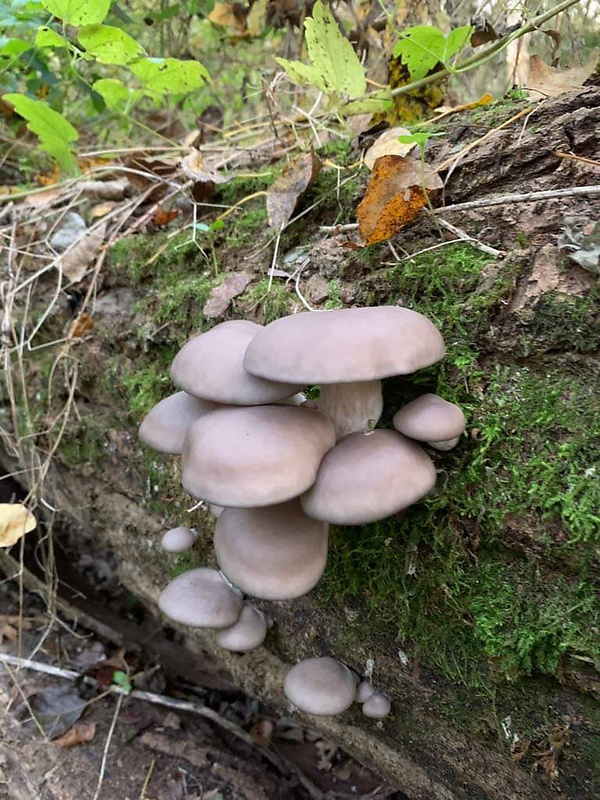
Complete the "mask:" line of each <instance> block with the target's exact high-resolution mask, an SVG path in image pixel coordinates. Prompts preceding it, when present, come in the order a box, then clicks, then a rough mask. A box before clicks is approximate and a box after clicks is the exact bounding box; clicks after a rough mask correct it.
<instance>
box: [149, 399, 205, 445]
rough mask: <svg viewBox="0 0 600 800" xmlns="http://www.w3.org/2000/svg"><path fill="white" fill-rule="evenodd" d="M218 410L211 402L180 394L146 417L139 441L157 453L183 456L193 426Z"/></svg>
mask: <svg viewBox="0 0 600 800" xmlns="http://www.w3.org/2000/svg"><path fill="white" fill-rule="evenodd" d="M218 407H219V406H218V405H217V404H216V403H211V402H210V401H209V400H201V399H200V398H199V397H192V395H190V394H187V392H177V393H176V394H172V395H170V396H169V397H165V399H164V400H161V401H160V403H157V404H156V405H155V406H154V408H153V409H152V411H150V412H149V413H148V414H147V415H146V416H145V417H144V421H143V422H142V424H141V425H140V429H139V437H140V439H141V440H142V442H143V443H144V444H147V445H148V447H151V448H152V449H153V450H158V451H159V452H160V453H171V454H172V455H180V454H181V450H182V448H183V440H184V439H185V435H186V433H187V431H188V428H189V427H190V425H191V424H192V423H193V422H195V421H196V420H197V419H199V418H200V417H202V416H204V414H208V412H209V411H214V410H215V409H216V408H218Z"/></svg>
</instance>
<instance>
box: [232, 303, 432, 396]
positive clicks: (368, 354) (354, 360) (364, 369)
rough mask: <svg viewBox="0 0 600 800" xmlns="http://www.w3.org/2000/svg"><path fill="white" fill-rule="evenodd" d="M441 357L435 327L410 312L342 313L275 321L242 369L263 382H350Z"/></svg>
mask: <svg viewBox="0 0 600 800" xmlns="http://www.w3.org/2000/svg"><path fill="white" fill-rule="evenodd" d="M444 352H445V347H444V342H443V339H442V337H441V335H440V333H439V331H438V330H437V328H436V327H435V325H434V324H433V323H432V322H430V321H429V320H428V319H427V318H426V317H424V316H422V314H418V313H417V312H416V311H411V310H410V309H408V308H400V307H399V306H379V307H372V308H345V309H337V310H335V311H309V312H305V313H301V314H294V315H292V316H289V317H283V318H282V319H278V320H275V322H272V323H271V324H270V325H267V326H266V328H264V329H263V330H261V331H260V332H259V333H257V334H256V336H255V337H254V338H253V339H252V341H251V342H250V344H249V345H248V349H247V350H246V355H245V357H244V366H245V367H246V369H247V370H248V372H250V373H252V375H256V376H257V377H261V378H266V379H267V380H277V381H300V382H301V383H302V384H304V385H307V384H311V383H321V384H328V383H352V382H357V381H369V380H376V379H379V378H387V377H390V376H392V375H406V374H409V373H411V372H415V371H416V370H418V369H422V368H423V367H428V366H429V365H430V364H434V363H435V362H436V361H439V360H440V359H441V358H442V357H443V356H444Z"/></svg>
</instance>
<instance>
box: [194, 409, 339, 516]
mask: <svg viewBox="0 0 600 800" xmlns="http://www.w3.org/2000/svg"><path fill="white" fill-rule="evenodd" d="M334 444H335V434H334V430H333V425H332V424H331V422H330V421H329V420H328V419H327V417H326V416H325V415H324V414H321V413H320V412H319V411H311V410H310V409H306V408H295V407H293V406H255V407H250V408H233V407H230V408H220V409H217V411H214V412H212V413H211V414H207V415H206V416H205V417H202V418H201V419H199V420H198V422H197V423H194V425H192V427H191V428H190V429H189V431H188V434H187V436H186V439H185V442H184V446H183V459H182V484H183V487H184V489H185V490H186V491H188V492H189V493H190V494H191V495H193V496H194V497H197V498H199V499H200V498H201V499H203V500H206V502H208V503H211V504H212V503H216V504H217V505H220V506H225V507H226V508H255V507H258V506H269V505H274V504H276V503H283V502H285V501H286V500H290V499H291V498H292V497H298V495H300V494H302V492H304V491H306V489H308V488H309V487H310V486H312V484H313V483H314V481H315V478H316V476H317V470H318V469H319V464H320V463H321V459H322V458H323V456H324V455H325V453H326V452H327V451H328V450H329V449H330V448H331V447H333V445H334Z"/></svg>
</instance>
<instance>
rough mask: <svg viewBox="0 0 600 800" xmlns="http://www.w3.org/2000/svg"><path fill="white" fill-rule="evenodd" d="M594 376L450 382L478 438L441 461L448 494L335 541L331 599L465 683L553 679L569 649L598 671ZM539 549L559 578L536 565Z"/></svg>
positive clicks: (505, 374) (599, 467)
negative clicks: (354, 606) (358, 606)
mask: <svg viewBox="0 0 600 800" xmlns="http://www.w3.org/2000/svg"><path fill="white" fill-rule="evenodd" d="M481 380H482V379H481V377H480V381H481ZM595 380H597V377H594V376H592V375H577V374H573V375H564V374H561V373H560V372H558V371H557V372H549V373H548V374H537V373H535V372H532V371H530V370H527V369H508V368H497V369H496V370H495V371H494V372H493V374H492V376H491V378H490V379H489V380H488V383H487V385H482V384H480V385H479V386H478V391H477V393H476V394H472V393H471V392H470V391H469V389H468V388H467V385H466V384H465V383H461V384H457V385H454V386H453V387H451V386H450V385H449V384H448V382H447V379H446V378H445V377H443V376H441V385H442V387H443V388H442V390H441V394H443V395H444V396H446V397H449V398H450V399H454V400H457V401H458V402H459V403H460V404H461V405H462V406H463V408H464V409H465V411H466V413H467V416H468V421H469V427H470V428H477V429H478V430H479V434H478V441H477V442H476V443H475V442H469V443H468V442H466V441H464V442H463V443H462V445H460V446H459V447H458V448H457V450H456V451H454V452H452V453H449V454H445V455H440V456H438V457H437V460H438V470H439V472H440V478H441V480H440V484H441V486H440V491H439V493H437V494H435V495H434V496H432V497H431V498H430V499H428V500H427V501H426V502H425V503H423V504H421V505H418V506H414V507H412V508H409V509H408V510H407V511H406V512H405V514H404V516H403V517H402V518H401V519H399V520H398V519H389V520H384V521H382V522H379V523H376V524H374V525H369V526H364V527H362V528H348V529H344V530H340V531H336V532H335V533H334V535H333V546H332V550H331V557H330V562H329V567H328V570H327V572H326V575H325V581H324V584H323V586H322V588H321V593H322V594H321V596H322V599H323V601H327V602H330V601H336V602H339V603H346V602H348V601H350V600H351V599H352V598H355V599H359V601H360V602H361V603H362V604H363V605H364V610H365V613H367V615H368V616H369V618H370V619H371V620H372V621H373V624H374V625H375V626H376V628H377V629H378V630H379V631H380V633H381V634H383V633H384V632H386V633H387V635H389V634H390V633H392V634H393V635H395V636H396V637H397V639H398V640H399V641H401V642H409V643H410V644H411V645H412V647H414V649H415V650H416V651H417V652H419V653H420V654H421V655H422V657H424V658H425V659H426V660H429V661H432V662H434V663H435V664H436V665H437V666H438V667H441V668H442V669H443V671H444V672H445V673H446V674H447V675H450V676H451V677H452V678H453V679H455V680H457V681H460V682H463V683H467V684H475V685H476V684H477V683H481V682H485V673H486V671H487V668H488V666H491V667H492V668H493V670H494V672H496V673H498V674H499V675H502V676H505V677H514V676H516V675H518V674H529V673H532V672H538V671H540V672H547V673H552V672H553V671H554V670H555V668H556V665H557V663H558V659H559V657H560V655H561V654H562V653H563V652H565V651H567V650H572V651H573V650H574V651H577V652H578V653H580V654H582V655H585V656H586V657H589V658H593V659H595V660H597V661H598V663H599V664H600V615H599V611H598V603H597V593H598V585H597V577H595V572H594V566H593V565H594V558H595V553H596V551H597V548H598V546H599V545H600V516H599V515H598V508H600V480H599V478H598V474H599V473H600V415H599V414H598V404H597V402H595V400H594V394H595V393H594V389H593V387H594V385H595ZM431 388H432V389H433V390H436V389H438V390H439V386H436V385H435V383H434V384H433V385H432V387H431ZM508 515H514V517H515V519H516V520H517V523H516V524H518V523H519V521H522V523H523V532H522V534H521V535H522V536H523V541H522V542H521V545H522V550H521V552H518V551H514V550H509V549H508V545H512V544H513V543H512V542H508V541H505V539H504V535H505V520H506V519H507V517H508ZM556 523H558V524H559V527H560V530H564V531H565V532H566V534H565V535H564V536H563V539H561V540H560V541H558V542H556V541H555V538H554V536H553V531H554V530H555V529H556V527H557V525H556ZM539 553H546V554H547V559H546V560H545V562H544V563H550V564H554V565H555V568H554V570H553V571H552V572H550V571H549V570H548V568H546V570H545V571H544V570H542V568H541V567H540V566H539V564H538V563H537V560H529V559H532V558H533V557H535V555H536V554H539Z"/></svg>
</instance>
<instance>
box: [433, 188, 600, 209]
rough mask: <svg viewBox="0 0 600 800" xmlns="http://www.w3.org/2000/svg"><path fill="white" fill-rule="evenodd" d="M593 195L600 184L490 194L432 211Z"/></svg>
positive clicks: (596, 192)
mask: <svg viewBox="0 0 600 800" xmlns="http://www.w3.org/2000/svg"><path fill="white" fill-rule="evenodd" d="M595 195H600V186H571V187H570V188H568V189H549V190H547V191H543V192H523V193H522V194H501V195H496V196H493V195H492V197H486V198H483V199H482V200H470V201H469V202H468V203H457V204H456V205H454V206H442V207H441V208H435V209H434V210H433V213H434V214H447V213H449V212H453V211H469V210H470V209H471V208H488V207H490V206H502V205H507V204H509V203H533V202H535V201H536V200H555V199H559V198H561V197H582V196H583V197H585V196H587V197H590V196H592V197H593V196H595Z"/></svg>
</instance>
